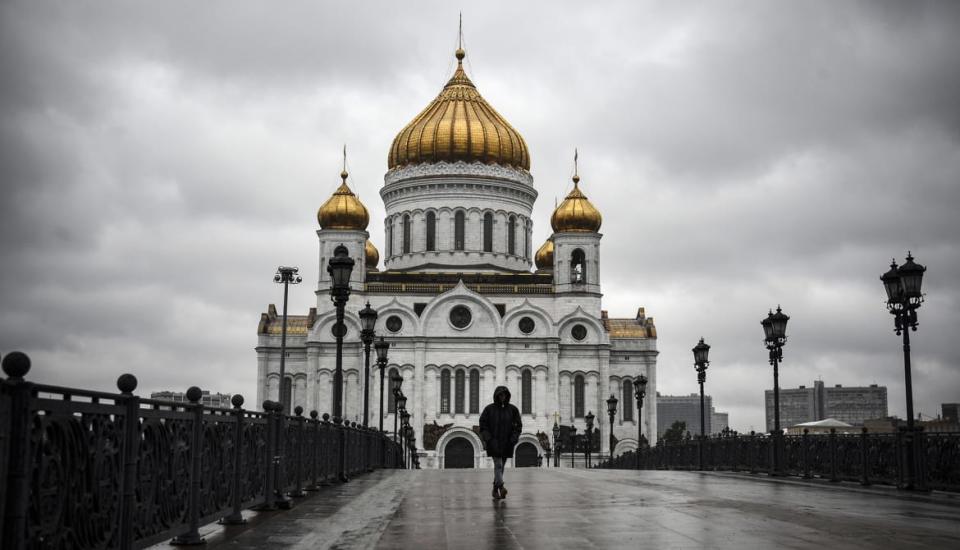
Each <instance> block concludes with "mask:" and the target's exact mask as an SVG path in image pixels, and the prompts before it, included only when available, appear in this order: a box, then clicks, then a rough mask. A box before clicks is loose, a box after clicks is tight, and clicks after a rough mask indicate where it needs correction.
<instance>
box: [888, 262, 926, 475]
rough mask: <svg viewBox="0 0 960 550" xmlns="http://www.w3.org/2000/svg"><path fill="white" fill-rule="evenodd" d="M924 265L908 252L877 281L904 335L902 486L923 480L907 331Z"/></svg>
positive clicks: (914, 314) (920, 296)
mask: <svg viewBox="0 0 960 550" xmlns="http://www.w3.org/2000/svg"><path fill="white" fill-rule="evenodd" d="M926 270H927V268H926V267H924V266H922V265H920V264H918V263H916V262H914V261H913V255H912V254H911V253H910V252H907V261H906V262H905V263H904V264H903V265H902V266H900V267H897V262H896V261H895V260H894V261H891V263H890V271H887V272H886V273H884V274H883V275H882V276H881V277H880V280H881V281H883V287H884V289H885V290H886V291H887V309H888V310H889V311H890V313H891V314H892V315H893V320H894V322H893V326H894V330H895V331H896V333H897V336H901V335H902V336H903V375H904V382H905V383H904V385H905V389H906V393H907V445H908V451H907V472H908V473H907V479H906V483H905V488H907V489H913V488H914V487H915V486H916V487H918V488H919V486H921V485H922V483H923V480H922V479H920V476H918V475H917V471H916V464H917V456H916V454H917V451H918V450H917V446H916V445H915V442H916V439H915V434H914V429H915V428H914V424H913V381H912V379H911V374H910V331H911V330H913V331H914V332H916V330H917V324H918V323H917V309H919V308H920V304H922V303H923V292H921V285H922V283H923V272H924V271H926Z"/></svg>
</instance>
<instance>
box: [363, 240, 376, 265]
mask: <svg viewBox="0 0 960 550" xmlns="http://www.w3.org/2000/svg"><path fill="white" fill-rule="evenodd" d="M363 251H364V253H365V254H366V256H367V271H376V270H377V264H379V263H380V251H379V250H377V247H375V246H373V242H371V241H370V239H367V244H365V245H364V246H363Z"/></svg>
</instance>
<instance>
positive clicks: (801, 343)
mask: <svg viewBox="0 0 960 550" xmlns="http://www.w3.org/2000/svg"><path fill="white" fill-rule="evenodd" d="M355 4H356V3H336V4H329V3H326V4H317V3H310V2H302V3H297V2H294V3H285V4H284V6H283V8H282V9H278V7H277V6H276V5H275V4H274V3H269V2H250V3H244V4H238V3H236V2H220V3H217V2H213V3H205V4H203V5H201V6H198V5H197V4H195V3H185V2H184V3H170V2H164V3H155V4H141V3H137V4H131V3H123V2H117V3H109V2H104V3H97V4H93V5H91V4H86V5H82V6H81V5H79V4H76V5H75V4H71V3H52V2H50V3H48V2H19V3H17V2H12V3H11V2H8V3H3V4H2V5H0V67H2V68H3V72H4V78H3V79H0V174H2V182H3V194H2V197H3V200H2V201H0V265H3V269H2V270H0V296H2V303H3V307H2V308H0V352H3V353H5V352H7V351H9V350H12V349H23V350H25V351H28V352H29V353H31V355H32V356H33V358H34V360H35V369H34V372H33V373H32V375H31V378H33V379H35V380H43V381H49V382H56V383H60V384H76V385H83V386H92V387H98V388H110V387H112V385H113V381H114V380H115V378H116V376H117V375H119V374H120V373H122V372H127V371H130V372H135V373H136V374H137V375H138V377H139V378H140V379H141V388H142V389H144V390H145V391H149V390H151V389H161V388H185V387H186V386H189V385H192V384H197V385H200V386H202V387H205V388H212V389H214V390H219V391H229V392H242V393H244V394H246V395H248V396H250V395H253V394H254V392H255V373H254V371H255V361H254V355H253V352H252V348H253V346H254V345H255V342H256V338H255V334H254V328H255V326H256V322H257V319H258V316H259V312H260V311H262V310H263V309H264V307H265V304H266V303H268V302H276V301H278V300H279V298H280V294H279V290H278V289H277V288H276V287H275V285H273V284H272V283H271V282H270V281H271V276H272V274H273V270H274V269H275V267H276V266H277V265H278V264H289V263H293V264H298V265H300V266H302V269H303V272H304V275H305V277H304V279H305V281H307V282H309V281H312V280H316V277H317V265H316V261H317V260H316V244H315V240H314V238H315V235H314V233H313V231H314V230H315V228H316V221H315V212H316V208H317V207H318V206H319V205H320V204H321V203H322V201H323V200H325V198H326V197H327V196H328V195H329V193H330V192H332V190H333V189H334V188H335V186H336V185H337V183H338V178H337V173H338V172H339V170H340V168H339V162H340V161H339V150H340V146H341V145H342V144H343V143H347V144H348V148H349V165H350V171H351V174H352V177H353V184H354V187H355V189H357V191H358V192H359V193H360V195H361V197H362V198H363V199H364V201H365V202H366V204H367V205H368V207H370V208H371V211H372V217H373V220H372V223H371V226H370V232H371V235H372V236H373V239H374V242H375V243H377V244H378V246H380V247H381V249H382V242H383V229H382V214H383V210H382V203H381V202H380V201H379V196H378V194H377V192H378V190H379V186H380V185H381V184H382V175H383V172H384V171H385V169H386V165H385V164H386V163H385V161H386V152H387V148H388V147H389V144H390V141H391V140H392V138H393V136H394V134H395V133H396V132H397V131H398V130H399V129H400V128H402V127H403V125H404V124H406V122H408V121H409V119H410V118H412V117H413V116H414V115H415V114H416V113H417V112H418V111H419V110H420V109H421V108H422V107H423V106H424V105H425V104H426V103H427V102H428V101H429V100H430V99H432V98H433V97H434V96H435V94H436V93H437V91H438V90H439V88H440V86H441V85H442V84H443V82H444V81H445V80H446V78H447V77H448V76H449V73H450V72H451V71H452V68H453V58H452V55H451V53H452V50H453V48H454V47H455V40H456V28H455V24H456V18H457V10H458V7H455V6H449V5H447V4H445V3H433V4H431V5H427V6H422V7H420V8H419V9H417V10H410V9H409V8H408V7H406V6H405V5H400V4H397V3H390V2H384V3H361V4H359V5H355ZM464 17H465V29H466V46H467V50H468V54H469V55H468V58H467V59H468V69H469V72H470V74H471V76H472V77H473V78H474V81H475V82H476V83H477V85H478V86H479V87H480V90H481V92H482V93H483V94H484V96H485V97H486V98H487V99H488V100H489V101H490V102H491V104H492V105H494V106H495V107H496V108H497V109H498V110H499V111H500V112H501V113H502V114H503V115H504V116H505V117H506V118H507V119H508V120H510V121H511V123H513V124H514V126H515V127H517V128H518V129H519V130H520V131H521V132H522V133H523V135H524V136H525V137H526V138H527V140H528V143H529V145H530V148H531V151H532V153H533V163H532V164H533V173H534V176H535V178H536V181H537V183H536V185H537V188H538V190H539V192H540V200H539V201H538V204H537V206H536V209H535V219H536V220H537V223H536V225H535V233H534V234H535V238H536V239H537V240H538V241H540V240H542V239H544V238H546V236H547V235H548V234H549V231H550V229H549V223H548V219H549V215H550V212H551V209H552V207H553V199H554V197H560V198H562V196H563V195H564V194H565V193H566V192H567V190H568V189H569V185H570V184H569V177H570V175H571V172H572V166H571V156H572V150H573V148H574V147H575V146H576V147H579V148H580V151H581V156H580V159H581V175H582V176H583V182H582V183H583V188H584V190H585V192H586V193H587V194H588V195H589V196H590V198H591V199H592V200H593V201H594V203H595V204H596V205H597V206H598V207H599V208H600V209H601V211H602V212H603V214H604V226H603V232H604V234H605V237H604V241H603V242H604V247H603V250H602V253H603V283H604V290H605V293H606V295H605V298H604V300H605V304H606V306H607V308H608V309H609V310H610V311H611V314H612V315H617V316H624V315H632V314H633V313H634V312H635V310H636V307H637V306H639V305H643V306H645V307H646V308H647V313H648V314H649V315H653V316H654V317H655V318H656V319H657V324H658V328H659V334H660V341H659V346H660V349H661V355H660V365H661V371H660V372H661V375H660V384H661V388H660V389H661V391H662V392H664V393H687V392H691V391H695V382H696V379H695V377H694V373H693V369H692V366H691V365H690V363H691V359H692V358H691V354H690V351H689V349H690V348H691V347H692V346H693V344H694V343H695V342H696V340H697V338H699V337H700V336H701V335H703V336H705V337H706V338H707V340H708V341H709V342H710V343H711V344H713V346H714V348H713V350H712V358H713V360H714V363H713V366H712V367H711V370H710V373H709V375H708V391H709V392H711V393H712V394H714V396H715V402H716V404H717V406H718V408H720V409H721V410H730V411H731V413H732V414H731V421H732V423H733V424H734V426H735V427H738V428H742V429H749V427H750V426H753V427H756V428H759V427H761V426H762V424H763V412H762V390H763V389H764V388H766V387H768V386H769V385H770V383H771V382H770V378H771V374H770V372H769V370H770V369H769V367H768V366H767V365H766V352H765V350H764V349H763V348H762V346H761V343H760V334H761V332H760V327H759V320H760V318H761V317H762V316H763V315H764V314H765V312H766V310H767V308H769V307H771V306H775V305H776V304H777V303H783V305H784V308H785V309H786V310H787V312H788V313H789V314H790V315H791V316H792V317H793V320H792V321H791V327H790V335H791V339H790V342H789V344H788V346H787V349H786V358H785V359H786V362H785V364H784V368H783V375H782V382H783V384H784V385H785V386H796V385H798V384H808V383H810V382H811V381H812V380H814V379H816V378H818V377H822V378H823V379H824V380H825V381H826V382H827V383H828V384H833V383H842V384H859V383H873V382H876V383H880V384H885V385H887V386H888V387H889V390H890V404H891V412H893V413H897V414H901V415H902V414H903V410H904V406H903V384H902V379H903V373H902V363H901V356H900V353H899V342H898V340H897V338H896V336H895V335H894V334H893V333H892V322H891V319H890V318H889V317H890V316H889V315H887V314H886V313H885V310H884V307H883V303H882V288H881V286H880V283H879V281H878V279H877V277H878V276H879V274H880V273H881V272H882V271H884V270H885V268H886V264H887V262H888V260H889V257H890V256H891V255H895V256H897V258H898V259H900V258H902V256H903V255H904V254H905V252H906V250H907V249H911V250H913V251H914V253H915V254H916V255H917V257H918V259H919V260H920V261H921V262H923V263H926V264H929V266H930V271H929V272H928V277H927V291H928V293H929V301H928V302H927V303H926V304H925V305H924V307H923V309H922V310H921V311H920V318H921V323H922V325H921V329H920V331H919V332H918V333H916V334H915V335H914V341H915V347H914V350H915V355H914V359H915V371H914V388H915V394H916V400H917V410H919V411H922V412H923V413H925V414H935V413H936V412H937V409H938V406H939V403H941V402H946V401H956V400H958V399H960V373H958V370H957V365H958V364H960V353H958V351H957V349H956V347H955V346H952V345H951V344H952V341H951V339H952V333H953V332H954V330H955V328H956V327H957V326H958V321H960V313H958V312H960V307H958V306H960V289H958V287H957V283H956V282H957V281H958V280H960V249H958V246H957V239H956V236H957V235H958V234H960V223H958V222H957V221H956V219H957V216H956V214H955V210H956V207H957V205H958V204H960V147H958V143H960V114H958V113H960V110H957V109H956V100H955V97H954V95H955V91H956V90H957V89H958V88H960V57H958V56H957V55H956V52H957V51H960V32H958V30H960V9H958V7H957V6H956V5H955V4H953V3H950V2H930V3H910V4H902V3H896V2H890V3H876V2H870V3H866V2H864V3H857V2H848V3H835V2H810V3H803V4H785V3H784V4H767V3H756V2H744V3H735V4H730V3H724V4H723V5H720V4H685V3H669V4H668V5H662V4H657V3H636V2H625V3H618V4H605V5H604V7H603V8H602V9H601V8H598V7H595V6H592V5H589V6H587V5H581V4H569V5H563V6H557V5H555V4H554V3H539V2H537V3H523V4H520V5H516V4H506V3H505V4H494V5H492V6H490V7H489V8H488V9H484V10H481V11H478V12H476V13H474V12H473V11H472V9H468V10H467V11H466V13H465V14H464ZM311 286H312V285H311V284H304V285H303V286H301V287H299V288H297V289H296V290H295V291H294V292H293V295H292V297H293V303H294V306H293V309H294V310H295V311H304V310H306V308H308V307H309V306H310V305H311V304H312V303H314V299H315V298H314V296H313V293H312V289H311V288H310V287H311Z"/></svg>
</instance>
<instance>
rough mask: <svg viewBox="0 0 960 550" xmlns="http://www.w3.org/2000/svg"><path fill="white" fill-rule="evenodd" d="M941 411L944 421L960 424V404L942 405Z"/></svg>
mask: <svg viewBox="0 0 960 550" xmlns="http://www.w3.org/2000/svg"><path fill="white" fill-rule="evenodd" d="M940 411H941V413H942V416H943V419H944V420H946V421H948V422H953V423H954V424H956V423H960V403H941V404H940Z"/></svg>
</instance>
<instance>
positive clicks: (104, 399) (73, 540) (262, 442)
mask: <svg viewBox="0 0 960 550" xmlns="http://www.w3.org/2000/svg"><path fill="white" fill-rule="evenodd" d="M3 371H4V372H5V373H6V374H7V375H8V376H9V378H7V379H6V380H2V379H0V547H2V548H4V549H7V548H10V549H16V550H20V549H24V548H27V547H28V544H29V547H31V548H33V547H36V548H124V549H126V548H142V547H145V546H150V545H152V544H156V543H158V542H162V541H164V540H169V539H171V538H174V541H175V542H181V543H195V542H201V541H202V538H200V536H199V532H198V529H197V528H198V526H199V525H202V524H204V523H208V522H210V521H214V520H216V519H220V518H222V521H223V522H224V523H239V522H242V521H243V518H242V516H241V515H240V511H241V510H242V509H244V508H250V507H254V506H256V507H272V506H273V505H274V502H275V498H276V494H275V493H276V489H277V487H278V486H281V487H280V489H281V493H287V492H289V493H291V495H300V494H303V493H302V489H303V488H305V487H306V488H308V489H315V488H316V487H317V486H318V485H320V484H322V483H324V482H330V481H332V480H334V479H335V478H336V477H337V452H338V444H339V443H338V442H339V441H340V440H341V437H340V436H341V435H342V436H343V440H344V441H345V442H346V446H347V449H346V451H347V456H348V457H349V462H348V464H349V472H348V473H349V474H350V475H351V476H352V475H357V474H360V473H362V472H365V471H371V470H373V469H376V468H397V467H399V465H400V463H401V460H402V458H401V454H400V452H401V451H400V448H399V445H398V444H397V443H395V442H393V441H390V440H389V439H388V438H387V437H385V436H384V435H383V434H381V433H380V432H378V431H376V430H368V429H365V428H363V427H361V426H356V425H354V426H338V425H334V424H332V423H330V422H327V421H326V420H321V419H319V418H318V416H319V415H317V414H316V413H315V412H314V413H313V414H311V417H310V418H306V417H304V416H303V415H302V409H301V408H299V407H298V408H297V415H296V416H284V415H282V414H281V413H280V407H279V406H274V404H273V403H271V402H267V403H265V404H264V408H265V409H266V412H262V413H261V412H254V411H247V410H244V409H243V408H242V404H243V399H242V397H240V396H234V400H233V405H234V408H233V409H220V408H211V407H206V406H203V405H202V404H200V403H199V396H200V392H199V389H197V388H191V390H190V391H188V392H187V395H188V398H189V397H190V396H191V395H193V396H194V397H195V399H193V401H192V402H190V403H182V402H169V401H161V400H153V399H142V398H140V397H138V396H136V395H134V394H133V391H134V390H135V389H136V378H134V377H133V376H131V375H123V376H121V377H120V379H119V380H118V381H117V386H118V388H119V389H120V391H121V393H119V394H114V393H104V392H96V391H88V390H82V389H75V388H64V387H58V386H50V385H42V384H34V383H31V382H28V381H25V380H24V379H23V376H24V375H25V374H27V372H28V371H29V359H28V358H27V357H26V356H25V355H23V354H18V353H11V354H9V355H8V356H7V357H5V358H4V361H3ZM195 389H196V390H197V391H196V392H193V394H191V392H192V391H193V390H195ZM276 405H279V404H276ZM281 428H282V430H283V431H282V432H281ZM277 434H280V435H282V437H283V438H284V443H285V444H286V459H285V460H286V464H285V467H284V468H282V469H280V468H274V467H273V466H274V458H275V456H274V455H275V454H276V452H275V449H276V440H277V439H279V438H278V437H276V435H277ZM271 441H273V442H271ZM279 471H282V472H283V476H284V477H283V480H282V482H278V481H279V480H277V479H276V476H277V475H278V472H279Z"/></svg>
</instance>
